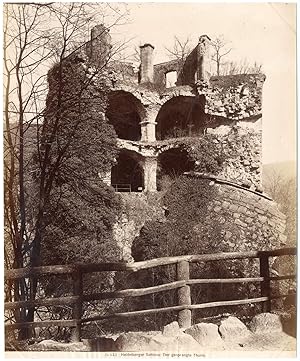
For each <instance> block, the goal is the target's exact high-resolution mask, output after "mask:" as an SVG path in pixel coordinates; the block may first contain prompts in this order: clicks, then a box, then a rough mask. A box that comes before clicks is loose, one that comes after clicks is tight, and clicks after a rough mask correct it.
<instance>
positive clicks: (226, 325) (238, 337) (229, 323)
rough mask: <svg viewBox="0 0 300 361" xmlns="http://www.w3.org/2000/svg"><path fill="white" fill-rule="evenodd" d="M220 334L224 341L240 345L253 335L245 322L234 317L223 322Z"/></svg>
mask: <svg viewBox="0 0 300 361" xmlns="http://www.w3.org/2000/svg"><path fill="white" fill-rule="evenodd" d="M219 333H220V335H221V337H222V339H223V340H224V341H226V342H227V341H228V342H234V343H239V342H241V341H243V340H244V339H245V338H247V337H249V336H251V335H252V334H251V332H250V331H249V330H248V329H247V327H246V326H245V325H244V324H243V322H242V321H240V320H239V319H238V318H237V317H233V316H230V317H228V318H226V319H225V320H222V321H221V324H220V326H219Z"/></svg>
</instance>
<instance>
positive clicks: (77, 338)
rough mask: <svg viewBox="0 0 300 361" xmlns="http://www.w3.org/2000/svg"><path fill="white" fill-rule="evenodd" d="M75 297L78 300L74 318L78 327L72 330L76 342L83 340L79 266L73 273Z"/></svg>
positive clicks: (74, 309) (74, 305)
mask: <svg viewBox="0 0 300 361" xmlns="http://www.w3.org/2000/svg"><path fill="white" fill-rule="evenodd" d="M72 280H73V295H74V296H78V300H77V301H76V302H75V303H74V304H73V310H72V318H73V320H76V326H75V327H74V328H73V329H72V335H71V339H72V341H74V342H78V341H80V340H81V316H82V273H81V270H80V267H79V266H75V268H74V271H73V273H72Z"/></svg>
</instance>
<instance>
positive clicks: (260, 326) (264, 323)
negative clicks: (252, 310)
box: [249, 313, 282, 334]
mask: <svg viewBox="0 0 300 361" xmlns="http://www.w3.org/2000/svg"><path fill="white" fill-rule="evenodd" d="M249 329H250V330H251V331H252V332H254V333H268V334H269V333H272V332H282V324H281V321H280V317H279V316H278V315H275V314H273V313H260V314H259V315H256V316H254V317H253V319H252V320H251V322H250V324H249Z"/></svg>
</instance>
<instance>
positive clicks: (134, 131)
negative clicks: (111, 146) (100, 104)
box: [106, 91, 145, 140]
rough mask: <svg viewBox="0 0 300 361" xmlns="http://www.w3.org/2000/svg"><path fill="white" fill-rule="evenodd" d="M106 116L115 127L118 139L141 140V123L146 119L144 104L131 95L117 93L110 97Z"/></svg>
mask: <svg viewBox="0 0 300 361" xmlns="http://www.w3.org/2000/svg"><path fill="white" fill-rule="evenodd" d="M106 116H107V118H108V119H109V122H110V123H111V124H112V125H113V126H114V128H115V131H116V133H117V136H118V138H121V139H127V140H140V139H141V126H140V122H141V121H142V119H143V118H144V117H145V110H144V107H143V105H142V103H141V102H140V101H139V100H138V99H137V98H136V97H135V96H134V95H132V94H131V93H128V92H125V91H115V92H111V93H110V94H109V95H108V107H107V111H106Z"/></svg>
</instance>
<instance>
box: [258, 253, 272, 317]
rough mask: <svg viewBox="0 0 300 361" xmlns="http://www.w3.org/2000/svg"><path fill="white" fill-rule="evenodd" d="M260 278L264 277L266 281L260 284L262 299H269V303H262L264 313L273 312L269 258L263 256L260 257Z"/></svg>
mask: <svg viewBox="0 0 300 361" xmlns="http://www.w3.org/2000/svg"><path fill="white" fill-rule="evenodd" d="M259 270H260V277H264V281H262V282H261V283H260V292H261V296H262V297H268V298H269V299H268V301H264V302H263V303H262V312H270V311H271V282H270V279H269V277H270V269H269V256H267V255H262V256H260V257H259Z"/></svg>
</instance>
